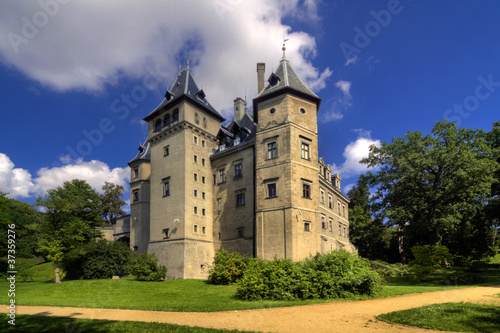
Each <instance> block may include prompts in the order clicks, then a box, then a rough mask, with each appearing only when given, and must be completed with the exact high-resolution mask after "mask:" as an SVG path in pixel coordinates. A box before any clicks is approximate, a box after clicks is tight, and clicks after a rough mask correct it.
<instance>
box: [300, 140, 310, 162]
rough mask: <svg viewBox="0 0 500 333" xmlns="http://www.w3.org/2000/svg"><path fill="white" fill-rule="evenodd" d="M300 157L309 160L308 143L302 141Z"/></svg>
mask: <svg viewBox="0 0 500 333" xmlns="http://www.w3.org/2000/svg"><path fill="white" fill-rule="evenodd" d="M301 157H302V158H303V159H305V160H309V144H307V143H304V142H302V154H301Z"/></svg>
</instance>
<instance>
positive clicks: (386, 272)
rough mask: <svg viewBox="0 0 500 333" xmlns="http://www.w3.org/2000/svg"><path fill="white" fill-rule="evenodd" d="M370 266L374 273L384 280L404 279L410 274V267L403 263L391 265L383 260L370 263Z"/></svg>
mask: <svg viewBox="0 0 500 333" xmlns="http://www.w3.org/2000/svg"><path fill="white" fill-rule="evenodd" d="M370 265H371V267H372V269H373V270H374V271H376V272H377V273H378V274H379V275H380V276H382V277H384V278H386V277H402V276H405V275H407V274H408V266H407V265H403V264H401V263H396V264H389V263H387V262H385V261H382V260H373V261H370Z"/></svg>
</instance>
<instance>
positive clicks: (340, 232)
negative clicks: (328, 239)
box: [339, 222, 342, 236]
mask: <svg viewBox="0 0 500 333" xmlns="http://www.w3.org/2000/svg"><path fill="white" fill-rule="evenodd" d="M339 236H342V224H340V222H339Z"/></svg>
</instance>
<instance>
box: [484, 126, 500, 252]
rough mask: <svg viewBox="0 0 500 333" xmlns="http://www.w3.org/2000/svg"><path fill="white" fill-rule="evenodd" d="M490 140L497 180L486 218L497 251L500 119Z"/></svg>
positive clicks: (499, 229)
mask: <svg viewBox="0 0 500 333" xmlns="http://www.w3.org/2000/svg"><path fill="white" fill-rule="evenodd" d="M488 142H489V143H490V145H491V148H492V149H493V158H494V159H495V160H496V161H497V167H496V170H495V172H494V174H493V175H494V177H495V180H494V182H493V184H492V185H491V196H490V198H489V199H488V204H487V206H486V207H485V215H486V219H487V220H488V221H489V225H490V227H491V247H492V250H494V251H496V250H497V247H498V241H497V239H498V237H499V233H500V121H498V122H496V123H494V124H493V129H492V131H491V132H489V133H488Z"/></svg>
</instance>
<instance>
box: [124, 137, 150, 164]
mask: <svg viewBox="0 0 500 333" xmlns="http://www.w3.org/2000/svg"><path fill="white" fill-rule="evenodd" d="M139 160H146V161H150V160H151V145H150V144H149V141H148V140H147V139H146V141H144V143H143V144H142V145H139V152H138V153H137V155H135V157H134V158H133V159H132V160H131V161H130V162H128V164H130V163H132V162H135V161H139Z"/></svg>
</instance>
